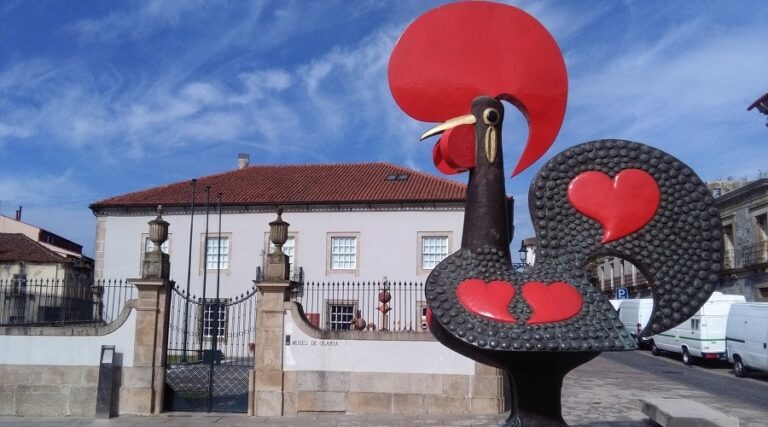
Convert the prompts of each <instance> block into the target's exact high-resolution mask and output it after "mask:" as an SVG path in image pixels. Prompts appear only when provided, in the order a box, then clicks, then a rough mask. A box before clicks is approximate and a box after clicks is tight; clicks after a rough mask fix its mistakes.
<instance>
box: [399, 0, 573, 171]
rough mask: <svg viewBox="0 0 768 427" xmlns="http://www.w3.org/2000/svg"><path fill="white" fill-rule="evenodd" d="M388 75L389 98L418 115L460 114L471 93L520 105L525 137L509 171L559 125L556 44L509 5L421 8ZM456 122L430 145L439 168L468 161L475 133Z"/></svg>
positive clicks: (560, 63)
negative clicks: (525, 140) (456, 125)
mask: <svg viewBox="0 0 768 427" xmlns="http://www.w3.org/2000/svg"><path fill="white" fill-rule="evenodd" d="M388 74H389V87H390V90H391V91H392V95H393V97H394V98H395V102H397V105H399V106H400V108H401V109H402V110H403V111H404V112H405V113H406V114H408V115H409V116H411V117H413V118H414V119H417V120H421V121H425V122H443V121H446V120H448V119H451V118H453V117H457V116H461V115H464V114H466V113H467V112H468V110H469V107H470V105H471V103H472V100H473V99H475V98H476V97H478V96H490V97H494V98H497V99H503V100H506V101H509V102H511V103H512V104H514V105H515V106H516V107H517V108H519V109H520V110H521V111H522V113H523V114H524V115H525V117H526V119H527V120H528V125H529V134H528V142H527V143H526V146H525V149H524V150H523V154H522V156H521V157H520V160H519V161H518V163H517V166H516V167H515V169H514V171H513V173H512V175H513V176H514V175H516V174H518V173H520V172H522V171H523V170H524V169H526V168H527V167H528V166H530V165H531V164H533V163H534V162H535V161H536V160H538V159H539V158H540V157H541V156H542V155H544V153H545V152H546V151H547V150H548V149H549V147H550V146H551V145H552V143H553V142H554V140H555V137H556V136H557V133H558V132H559V131H560V126H561V125H562V123H563V117H564V115H565V105H566V101H567V93H568V79H567V74H566V70H565V62H564V60H563V56H562V54H561V52H560V49H559V48H558V46H557V43H556V42H555V40H554V39H553V38H552V36H551V35H550V34H549V32H548V31H547V30H546V28H544V26H542V25H541V24H540V23H539V22H538V21H537V20H536V19H535V18H533V17H532V16H530V15H528V14H527V13H525V12H523V11H522V10H520V9H517V8H515V7H512V6H508V5H504V4H498V3H490V2H483V1H466V2H458V3H453V4H449V5H445V6H441V7H438V8H435V9H432V10H430V11H428V12H426V13H425V14H423V15H422V16H420V17H419V18H418V19H416V20H415V21H414V22H413V23H412V24H411V25H410V26H408V28H407V29H406V30H405V32H404V33H403V35H402V36H401V37H400V40H399V41H398V42H397V45H396V46H395V49H394V51H393V52H392V56H391V57H390V59H389V70H388ZM461 127H466V126H459V127H457V128H456V131H454V132H450V133H446V134H444V135H443V137H442V138H441V141H440V142H438V145H436V146H435V163H436V165H437V166H438V169H440V170H441V171H443V172H448V173H455V172H458V171H462V170H467V169H468V167H467V163H468V162H469V163H471V164H470V165H469V167H472V166H473V165H474V157H473V150H474V134H473V133H472V132H468V131H466V130H465V131H458V129H459V128H461ZM467 138H470V140H467ZM466 144H469V146H470V148H469V149H466V147H463V146H464V145H466ZM467 153H469V155H470V157H471V158H470V159H467Z"/></svg>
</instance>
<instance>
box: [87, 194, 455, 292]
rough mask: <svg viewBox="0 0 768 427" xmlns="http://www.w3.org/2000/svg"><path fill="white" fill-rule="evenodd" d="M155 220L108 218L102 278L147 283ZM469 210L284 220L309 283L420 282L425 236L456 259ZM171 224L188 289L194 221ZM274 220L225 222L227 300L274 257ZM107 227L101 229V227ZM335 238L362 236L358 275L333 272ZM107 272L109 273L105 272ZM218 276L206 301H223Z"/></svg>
mask: <svg viewBox="0 0 768 427" xmlns="http://www.w3.org/2000/svg"><path fill="white" fill-rule="evenodd" d="M154 217H155V215H154V214H152V215H149V214H148V215H145V216H117V215H107V216H103V217H101V218H100V220H101V221H103V227H104V228H103V234H101V235H99V236H97V240H99V239H103V242H104V252H103V260H100V259H99V258H98V255H99V254H98V253H97V260H96V262H97V271H100V270H101V271H102V272H101V275H100V277H102V278H118V279H120V278H132V277H139V276H140V272H141V256H142V251H143V250H144V238H145V237H146V233H147V230H148V225H147V222H149V221H150V220H152V219H154ZM463 217H464V214H463V209H460V208H445V209H443V210H436V209H429V210H425V209H424V208H423V207H422V208H418V207H416V208H413V209H411V210H376V209H367V210H354V211H353V210H346V211H338V210H328V211H308V212H292V211H286V212H284V213H283V219H284V220H285V221H287V222H289V223H290V227H289V233H290V235H292V236H295V238H296V241H295V242H296V243H295V260H294V265H295V266H297V267H303V268H304V277H305V280H306V281H379V280H382V278H383V277H384V276H387V278H388V279H389V280H390V281H419V282H423V281H424V280H425V279H426V276H427V274H428V273H429V271H426V270H422V269H421V268H420V267H421V265H420V250H421V248H420V242H419V233H430V232H439V233H444V234H446V235H447V236H449V239H448V242H449V253H452V252H454V251H456V250H457V249H458V248H459V247H460V245H461V230H462V225H463ZM163 218H164V219H165V220H166V221H168V222H169V223H170V228H169V232H170V237H169V252H170V259H171V279H172V280H175V281H176V282H177V284H178V285H180V286H182V288H184V287H186V277H187V260H188V251H189V225H190V223H189V221H190V217H189V215H186V214H174V213H173V212H167V213H164V214H163ZM275 218H276V214H275V213H274V212H263V213H257V212H242V213H227V212H226V211H225V213H224V214H222V219H221V232H222V235H224V236H229V237H230V250H229V269H228V270H222V272H221V278H220V292H221V293H220V295H221V296H223V297H226V296H233V295H236V294H240V293H243V292H245V291H246V290H247V289H250V287H251V286H252V285H253V283H252V281H253V280H254V279H255V278H256V268H257V267H259V266H260V267H262V268H263V266H264V259H265V254H266V251H267V250H268V239H267V236H268V233H269V222H270V221H273V220H275ZM101 221H100V222H101ZM217 231H218V215H216V214H211V215H210V217H209V233H210V234H211V235H215V234H216V233H217ZM204 232H205V216H204V215H202V214H197V213H196V215H195V225H194V233H193V237H192V274H191V285H190V289H191V293H192V294H194V295H197V296H200V295H201V294H202V282H203V271H202V269H201V265H204V264H203V259H202V258H203V255H202V250H203V248H202V246H203V235H204ZM329 233H342V234H343V233H350V234H351V235H356V236H358V252H357V263H358V268H357V270H356V271H353V272H340V271H331V270H330V269H329V268H328V265H329V262H330V260H329V259H328V245H329V242H330V238H329ZM99 266H101V267H102V268H101V269H100V268H99ZM215 286H216V271H215V270H212V271H208V276H207V289H208V291H207V292H206V295H207V296H208V297H212V296H214V295H215V293H214V292H215Z"/></svg>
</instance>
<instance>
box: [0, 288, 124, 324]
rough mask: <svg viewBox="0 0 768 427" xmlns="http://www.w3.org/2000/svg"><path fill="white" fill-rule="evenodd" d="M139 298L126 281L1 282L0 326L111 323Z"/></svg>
mask: <svg viewBox="0 0 768 427" xmlns="http://www.w3.org/2000/svg"><path fill="white" fill-rule="evenodd" d="M135 297H136V288H135V287H134V286H133V285H132V284H130V283H128V281H126V280H118V279H99V280H88V281H82V280H62V279H45V278H34V279H27V278H14V279H0V325H2V326H8V325H19V326H61V325H72V324H108V323H112V322H113V321H115V319H117V316H118V315H119V314H120V311H122V309H123V307H124V306H125V303H126V302H127V301H128V300H130V299H133V298H135Z"/></svg>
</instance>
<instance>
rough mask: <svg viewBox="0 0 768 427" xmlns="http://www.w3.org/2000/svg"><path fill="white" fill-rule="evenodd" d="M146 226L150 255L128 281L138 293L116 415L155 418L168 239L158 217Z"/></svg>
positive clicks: (161, 381)
mask: <svg viewBox="0 0 768 427" xmlns="http://www.w3.org/2000/svg"><path fill="white" fill-rule="evenodd" d="M161 212H162V209H161V208H160V207H159V206H158V215H157V218H155V219H154V220H152V221H150V222H149V239H150V240H151V241H152V243H154V248H153V250H152V252H149V253H147V254H145V257H144V262H143V264H142V269H141V278H140V279H129V281H130V282H131V283H132V284H133V285H134V286H136V288H137V289H138V301H137V304H136V338H135V342H134V348H133V367H132V368H129V369H126V370H124V374H123V378H122V385H121V388H120V413H122V414H141V415H149V414H158V413H160V412H161V411H162V410H163V389H164V386H165V353H166V349H167V347H168V315H169V305H170V290H171V282H170V280H168V279H169V274H170V261H169V259H168V255H167V254H164V253H163V252H162V251H161V250H160V245H162V244H163V242H164V241H165V240H166V239H167V238H168V222H166V221H164V220H163V218H162V217H161Z"/></svg>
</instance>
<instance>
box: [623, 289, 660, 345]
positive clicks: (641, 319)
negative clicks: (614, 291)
mask: <svg viewBox="0 0 768 427" xmlns="http://www.w3.org/2000/svg"><path fill="white" fill-rule="evenodd" d="M618 311H619V320H621V323H623V324H624V327H625V328H626V329H627V330H628V331H629V333H630V335H632V338H634V339H635V341H637V344H638V345H640V346H643V345H645V344H647V343H649V342H650V338H645V339H643V340H639V339H638V336H639V335H640V332H641V331H642V330H643V328H645V325H647V324H648V321H649V320H651V312H653V299H651V298H640V299H625V300H620V303H619V308H618Z"/></svg>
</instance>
